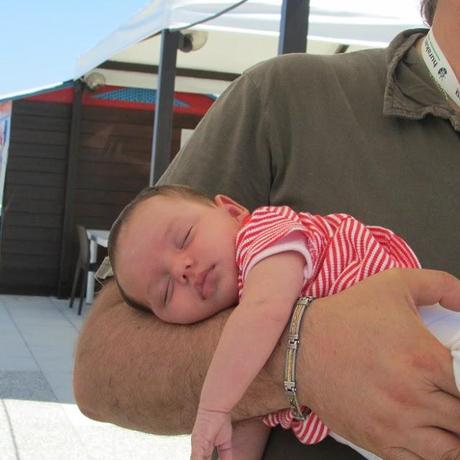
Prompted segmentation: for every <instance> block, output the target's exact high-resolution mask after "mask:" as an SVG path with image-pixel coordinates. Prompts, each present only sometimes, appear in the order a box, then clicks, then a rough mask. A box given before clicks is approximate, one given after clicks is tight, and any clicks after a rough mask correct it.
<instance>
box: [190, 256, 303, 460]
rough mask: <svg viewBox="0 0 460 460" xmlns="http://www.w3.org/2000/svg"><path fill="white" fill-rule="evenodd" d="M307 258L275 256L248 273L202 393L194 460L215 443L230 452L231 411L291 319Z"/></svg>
mask: <svg viewBox="0 0 460 460" xmlns="http://www.w3.org/2000/svg"><path fill="white" fill-rule="evenodd" d="M304 266H305V258H304V257H303V256H301V255H300V254H299V253H297V252H293V251H288V252H283V253H280V254H276V255H273V256H270V257H267V258H266V259H263V260H262V261H260V262H259V263H257V264H256V265H255V266H254V267H253V268H252V269H251V270H250V271H249V273H248V276H247V279H246V282H245V285H244V290H243V295H242V298H241V301H240V304H239V305H238V307H237V308H236V309H235V310H234V312H233V313H232V315H231V316H230V318H229V320H228V321H227V324H226V325H225V328H224V331H223V333H222V336H221V339H220V341H219V344H218V346H217V349H216V352H215V353H214V357H213V359H212V362H211V365H210V367H209V369H208V373H207V375H206V379H205V382H204V385H203V389H202V392H201V399H200V406H199V408H198V414H197V420H196V422H195V426H194V429H193V434H192V458H193V459H201V458H207V457H206V456H207V455H209V452H210V451H212V448H213V446H214V445H216V446H217V447H218V450H219V452H220V454H221V457H222V458H226V457H225V454H224V451H225V450H228V449H230V445H231V427H230V411H231V410H232V408H233V407H234V406H235V405H236V404H237V403H238V401H239V400H240V399H241V397H242V396H243V394H244V393H245V391H246V389H247V388H248V386H249V385H250V383H251V382H252V380H253V379H254V378H255V376H256V375H257V374H258V373H259V371H260V369H261V368H262V367H263V365H264V364H265V362H266V361H267V359H268V358H269V356H270V355H271V353H272V351H273V349H274V348H275V345H276V343H277V341H278V340H279V338H280V336H281V334H282V332H283V330H284V328H285V327H286V324H287V322H288V320H289V317H290V314H291V311H292V306H293V304H294V302H295V300H296V299H297V297H298V296H299V293H300V291H301V288H302V285H303V281H304V279H303V276H304V275H303V269H304Z"/></svg>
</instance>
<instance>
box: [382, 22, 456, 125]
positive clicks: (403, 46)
mask: <svg viewBox="0 0 460 460" xmlns="http://www.w3.org/2000/svg"><path fill="white" fill-rule="evenodd" d="M425 34H426V29H413V30H407V31H404V32H402V33H400V34H399V35H398V36H396V37H395V39H394V40H393V41H392V42H391V43H390V45H389V46H388V48H387V63H388V66H387V68H388V70H387V83H386V88H385V94H384V101H383V114H384V115H386V116H396V117H402V118H408V119H413V120H420V119H422V118H424V117H425V116H427V115H434V116H437V117H440V118H445V119H447V120H449V121H450V122H451V124H452V126H453V127H454V129H455V130H456V131H460V112H458V111H455V110H454V109H453V108H452V107H450V106H449V104H448V103H447V101H446V99H445V97H444V95H443V94H442V93H441V92H440V91H439V89H438V88H437V86H436V84H435V83H434V82H433V80H432V79H431V77H430V74H429V72H428V69H427V68H426V65H425V63H424V62H423V59H422V57H421V56H420V55H419V54H418V52H417V50H416V48H415V44H416V42H417V40H418V39H419V38H421V37H423V36H424V35H425Z"/></svg>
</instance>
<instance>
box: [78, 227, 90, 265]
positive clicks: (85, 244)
mask: <svg viewBox="0 0 460 460" xmlns="http://www.w3.org/2000/svg"><path fill="white" fill-rule="evenodd" d="M77 233H78V245H79V247H80V253H79V255H78V257H79V259H80V264H81V268H82V269H83V270H88V269H89V239H88V235H87V233H86V228H85V227H83V225H77Z"/></svg>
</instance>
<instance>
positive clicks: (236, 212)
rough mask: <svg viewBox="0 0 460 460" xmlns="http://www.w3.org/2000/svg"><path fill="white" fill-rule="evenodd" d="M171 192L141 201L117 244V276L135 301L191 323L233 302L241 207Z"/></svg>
mask: <svg viewBox="0 0 460 460" xmlns="http://www.w3.org/2000/svg"><path fill="white" fill-rule="evenodd" d="M229 200H230V199H228V198H227V197H222V196H220V197H216V199H215V200H214V201H215V204H212V203H211V204H209V205H207V204H206V203H204V202H203V203H202V202H199V201H195V200H191V199H185V198H182V197H178V196H177V197H176V196H161V195H159V196H155V197H152V198H149V199H147V200H145V201H143V202H141V203H140V204H139V205H138V206H137V208H136V209H135V210H134V212H133V214H132V215H131V217H130V218H129V219H128V221H127V222H126V223H124V224H123V226H122V228H121V231H120V234H119V238H118V243H117V249H116V254H117V279H118V282H119V284H120V286H121V287H122V289H123V290H124V291H125V293H126V294H127V295H128V296H129V297H130V298H131V299H132V300H134V301H135V302H137V303H140V304H143V305H145V306H147V307H148V308H149V309H151V310H152V311H153V312H154V313H155V315H157V316H158V317H159V318H160V319H162V320H164V321H167V322H171V323H181V324H187V323H193V322H195V321H199V320H201V319H204V318H208V317H209V316H212V315H213V314H214V313H216V312H218V311H220V310H223V309H224V308H227V307H230V306H232V305H234V304H235V303H236V302H237V300H238V283H237V268H236V263H235V240H236V235H237V233H238V231H239V229H240V226H241V221H242V219H243V218H244V216H245V215H246V214H247V210H246V209H245V208H243V207H242V206H240V205H238V204H237V203H235V202H231V201H229Z"/></svg>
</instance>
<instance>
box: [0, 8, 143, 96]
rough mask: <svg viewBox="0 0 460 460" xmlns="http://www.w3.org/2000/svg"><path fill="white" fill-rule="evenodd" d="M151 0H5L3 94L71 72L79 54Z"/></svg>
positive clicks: (0, 12)
mask: <svg viewBox="0 0 460 460" xmlns="http://www.w3.org/2000/svg"><path fill="white" fill-rule="evenodd" d="M148 3H149V2H148V0H0V18H1V22H0V24H1V26H0V31H1V32H0V37H1V43H0V69H1V71H0V99H1V98H2V96H4V95H6V94H9V93H14V92H18V91H22V90H27V89H29V88H34V87H40V86H43V85H46V84H49V83H54V82H59V81H62V80H67V79H69V78H71V76H72V71H73V68H74V64H75V61H76V59H77V57H78V56H79V55H80V54H82V53H84V52H85V51H87V50H88V49H90V48H92V46H94V45H95V44H96V43H97V42H98V41H99V40H101V39H103V38H104V37H106V36H107V35H108V34H109V33H110V32H112V31H113V30H114V29H116V28H117V27H118V26H119V25H121V24H122V23H124V22H126V20H127V19H128V18H129V17H131V16H132V15H134V14H135V13H136V12H137V11H138V10H139V9H141V8H142V7H143V6H145V5H146V4H148Z"/></svg>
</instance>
